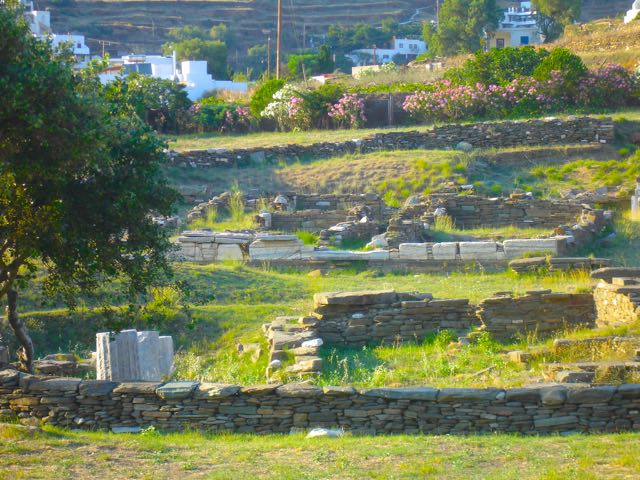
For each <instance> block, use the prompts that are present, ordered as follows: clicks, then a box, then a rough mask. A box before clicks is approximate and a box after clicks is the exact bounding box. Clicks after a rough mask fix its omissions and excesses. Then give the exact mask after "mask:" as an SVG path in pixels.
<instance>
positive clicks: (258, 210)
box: [0, 117, 640, 435]
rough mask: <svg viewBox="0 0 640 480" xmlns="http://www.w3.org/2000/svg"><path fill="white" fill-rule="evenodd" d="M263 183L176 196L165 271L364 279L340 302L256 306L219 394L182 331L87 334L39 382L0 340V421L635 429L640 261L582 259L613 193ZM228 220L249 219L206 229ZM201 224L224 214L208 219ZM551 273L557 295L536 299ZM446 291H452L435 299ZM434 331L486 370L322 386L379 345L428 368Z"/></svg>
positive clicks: (344, 146)
mask: <svg viewBox="0 0 640 480" xmlns="http://www.w3.org/2000/svg"><path fill="white" fill-rule="evenodd" d="M614 129H615V127H614V122H613V121H612V120H611V119H610V118H602V119H596V118H593V117H584V118H569V119H566V120H561V119H546V120H535V121H525V122H498V123H479V124H468V125H445V126H442V127H437V128H434V129H433V130H431V131H428V132H426V133H419V132H406V133H384V134H376V135H374V136H372V137H367V138H363V139H360V140H354V141H352V142H343V143H321V144H313V145H289V146H278V147H269V148H251V149H238V150H224V149H209V150H200V151H186V152H185V151H183V152H171V153H170V159H171V162H172V163H173V164H174V165H175V167H174V168H178V169H183V170H185V171H187V170H191V171H205V172H208V171H211V172H214V171H225V170H229V169H240V170H241V169H251V168H256V169H258V170H256V172H258V171H260V170H259V169H264V168H266V167H265V166H268V165H273V164H274V163H276V162H278V161H284V162H291V161H294V160H295V159H305V161H310V160H318V159H323V158H331V157H341V156H344V155H361V156H363V155H364V156H366V155H367V154H371V153H372V152H373V153H375V152H384V151H398V150H400V151H402V150H407V151H414V150H442V149H445V150H446V149H448V150H450V151H452V152H456V151H457V152H460V154H461V155H462V154H465V153H464V151H465V150H468V148H470V147H471V148H474V149H494V150H495V149H507V148H510V147H512V146H515V145H517V146H527V147H530V148H533V147H534V146H536V145H545V146H562V145H573V144H579V145H580V148H587V147H588V148H595V149H603V148H607V147H608V144H609V143H611V142H613V141H614V140H615V133H614ZM515 157H518V154H517V153H516V154H515ZM520 160H521V161H524V154H523V156H522V157H520ZM514 161H515V162H517V161H519V160H514ZM256 174H257V173H256ZM266 187H267V188H263V189H255V188H254V189H247V190H245V191H240V190H238V189H237V188H236V189H235V190H232V191H224V192H220V191H219V192H211V194H210V195H211V196H210V198H209V199H208V200H204V199H202V198H200V199H199V198H198V196H201V195H202V194H203V192H206V191H207V189H206V188H205V189H200V190H198V189H194V188H190V189H189V188H187V187H184V190H185V191H188V192H189V193H185V198H186V199H187V202H191V206H190V207H189V209H188V211H186V212H185V213H184V215H183V217H182V218H180V217H174V218H158V219H156V221H157V222H158V223H159V224H161V225H163V228H165V229H167V230H168V231H175V232H176V233H175V240H174V241H175V247H176V248H175V249H174V251H173V252H172V253H171V256H172V261H174V262H175V264H176V265H178V266H181V265H182V266H192V267H189V268H195V269H200V270H199V271H200V272H202V274H204V272H213V275H214V277H215V275H216V271H219V272H220V274H221V275H226V276H228V277H229V278H231V277H232V276H233V275H234V271H236V272H238V273H235V275H239V274H241V273H242V272H244V271H245V269H248V270H247V271H248V272H256V274H257V272H263V273H262V275H269V274H270V272H274V274H276V275H285V274H286V275H289V276H291V275H295V276H297V277H296V278H298V277H299V278H309V279H317V281H318V282H320V283H322V281H323V280H324V279H330V278H332V276H333V275H338V276H340V277H339V278H345V277H344V276H346V275H349V273H348V272H353V273H351V274H352V275H356V276H357V277H354V278H359V279H361V280H357V279H356V281H355V282H343V283H345V284H348V285H349V287H348V288H341V289H339V290H335V291H318V290H317V289H315V290H314V289H311V290H310V291H309V289H308V288H307V287H303V288H302V290H303V291H302V292H301V293H300V294H299V295H298V294H296V298H300V301H299V302H297V303H296V306H295V307H294V308H293V310H295V311H296V314H294V315H285V316H283V315H278V314H277V312H276V311H273V314H271V313H268V314H267V315H266V316H262V315H261V314H258V313H257V311H256V313H255V314H252V315H257V317H256V318H255V319H254V320H252V321H251V322H250V324H252V325H254V326H253V327H251V329H250V330H248V331H247V333H246V334H244V335H241V338H239V339H238V340H237V347H236V348H235V352H233V353H232V354H231V356H232V357H233V362H238V363H246V364H247V365H249V366H251V367H250V368H252V369H253V371H258V372H259V373H258V374H257V375H259V376H258V377H255V378H253V377H252V378H251V380H253V381H252V382H251V383H250V384H246V383H245V384H242V383H237V384H234V383H230V382H228V381H226V380H228V379H229V376H228V375H226V374H222V375H220V374H218V375H217V376H216V375H215V374H214V375H211V376H209V377H208V376H207V374H206V373H204V374H202V376H200V374H196V375H195V378H194V374H193V372H191V373H190V374H189V375H190V379H186V378H181V375H182V374H184V372H185V370H184V368H183V367H181V365H182V364H183V363H182V362H183V360H182V357H183V356H184V355H185V354H186V353H185V351H184V348H185V343H184V342H185V335H184V333H180V332H177V331H176V332H172V331H171V327H170V326H167V327H163V333H165V331H166V333H167V335H162V336H160V335H159V333H158V332H157V331H138V332H136V331H135V330H126V329H125V330H123V331H121V332H119V333H118V330H112V331H110V330H108V329H107V330H104V331H100V332H94V333H93V334H89V338H91V335H93V336H94V338H95V341H96V345H95V347H94V353H93V356H92V357H91V358H84V359H81V358H78V356H77V355H73V354H61V353H58V354H55V352H48V353H49V354H48V355H46V356H42V358H40V359H39V360H37V361H36V362H35V374H27V373H23V372H20V371H18V370H15V369H13V368H11V367H12V365H15V364H14V363H13V361H12V357H11V356H10V355H9V353H11V352H12V348H15V347H14V346H13V345H12V346H8V345H5V346H3V347H0V364H3V366H4V367H5V370H2V371H1V372H0V414H1V415H9V416H17V417H18V418H22V419H24V418H37V419H41V420H43V421H46V422H47V423H48V424H51V425H57V426H61V427H66V428H72V429H88V430H94V429H107V430H112V431H114V432H136V431H140V430H141V429H145V428H147V427H150V426H153V427H155V428H158V429H160V430H166V431H176V430H184V429H201V430H205V431H215V432H223V431H225V432H255V433H288V432H290V431H294V430H295V431H299V430H304V431H306V430H311V429H314V428H324V429H327V431H337V430H339V431H349V432H352V433H361V434H372V435H374V434H395V433H404V434H418V433H428V434H449V433H487V432H517V433H522V434H549V433H556V432H620V431H634V430H639V429H640V385H639V384H638V383H636V382H640V335H638V334H637V333H636V332H637V330H635V325H637V323H638V320H639V315H640V269H638V268H634V266H633V265H628V264H626V262H622V263H621V262H620V261H619V260H618V259H616V258H611V257H608V256H607V255H594V254H593V253H592V252H601V251H605V252H606V251H611V249H609V250H606V248H605V249H604V250H603V249H602V248H600V247H599V246H600V245H604V246H605V247H606V246H607V245H609V244H611V243H615V242H616V235H619V234H620V233H619V232H617V231H616V229H617V228H618V226H619V225H620V223H619V222H620V216H622V215H625V213H624V211H625V210H624V208H628V205H629V204H630V203H633V202H635V201H636V200H635V197H634V199H631V198H630V197H625V196H620V195H617V196H616V195H608V193H611V192H613V193H615V190H609V192H608V191H607V188H597V189H594V190H585V191H582V192H573V193H572V195H565V196H564V197H563V198H557V197H553V196H547V197H543V198H541V197H540V195H534V194H533V193H532V192H530V191H526V190H522V189H513V190H512V191H510V192H505V193H501V194H499V195H490V194H487V192H486V191H483V190H482V189H481V188H478V185H477V184H465V183H460V182H458V183H455V182H448V183H446V182H445V183H444V184H443V185H441V188H438V189H437V190H436V191H432V192H429V193H424V194H422V195H410V196H408V197H407V198H406V200H405V201H404V202H402V204H400V205H397V204H392V203H389V202H387V201H385V199H384V198H383V197H382V195H381V194H380V193H376V192H373V191H371V190H370V189H366V190H365V191H360V192H357V191H356V192H351V193H340V192H327V191H322V190H321V189H318V190H317V191H310V190H309V188H305V189H303V190H302V191H295V190H292V189H283V188H271V187H270V186H269V185H268V184H267V185H266ZM194 192H195V193H194ZM194 204H195V206H194ZM229 212H231V213H229ZM228 215H231V216H233V215H235V216H237V217H241V218H242V219H244V221H245V223H246V224H248V225H249V226H248V227H241V228H233V226H231V227H229V228H226V229H218V228H216V227H215V221H223V220H220V218H221V217H224V216H228ZM212 219H218V220H214V221H213V224H212V225H208V224H207V222H209V223H212V222H211V220H212ZM309 239H311V241H309ZM181 268H184V267H181ZM216 269H218V270H216ZM220 269H221V270H220ZM277 272H284V273H277ZM287 272H289V273H287ZM464 272H467V273H464ZM367 274H369V275H368V276H367ZM424 275H428V276H429V277H428V279H431V280H427V283H426V284H425V283H424V282H422V281H416V282H412V281H411V279H419V278H420V277H421V276H424ZM465 275H466V276H467V277H465ZM494 275H502V276H504V275H507V277H504V278H506V279H507V282H506V284H505V282H504V281H503V282H500V285H501V286H502V285H508V284H509V283H510V282H512V283H513V284H514V287H515V288H512V289H509V288H502V289H501V290H500V291H498V290H495V291H491V290H490V287H487V288H482V289H481V290H482V292H483V293H482V294H481V295H479V294H476V293H474V292H470V293H471V297H470V296H468V295H465V294H463V293H460V292H461V289H458V288H454V287H455V282H458V281H461V280H462V279H464V278H478V279H479V282H483V280H482V279H483V278H485V279H487V280H486V281H488V282H489V283H490V281H489V280H488V279H489V278H491V276H494ZM248 278H249V282H251V279H250V278H251V277H248ZM287 278H288V277H287ZM545 278H548V279H549V282H548V285H550V288H541V286H540V285H544V284H545ZM376 279H379V281H378V282H375V281H374V280H376ZM394 279H402V281H401V282H396V283H399V284H402V287H400V288H396V287H394ZM434 279H440V281H441V285H440V286H439V287H438V292H440V293H438V294H434V293H433V292H432V291H430V290H429V283H428V282H429V281H433V280H434ZM509 279H511V280H509ZM522 279H530V280H531V281H528V280H527V281H524V283H523V280H522ZM552 279H555V280H552ZM558 279H561V280H558ZM572 279H580V286H576V285H571V283H572V281H573V280H572ZM259 282H264V280H259ZM527 282H529V283H527ZM563 282H564V283H563ZM338 283H339V282H338ZM338 283H337V284H338ZM359 283H361V284H363V285H362V288H357V287H358V284H359ZM412 284H415V287H413V286H412ZM522 285H524V286H525V288H524V290H523V288H522ZM529 285H533V286H534V287H536V286H537V288H528V286H529ZM354 287H356V288H354ZM374 287H377V288H374ZM257 288H262V287H260V286H258V287H257ZM282 288H284V287H282ZM447 289H449V291H451V292H452V293H451V294H444V295H443V294H442V292H446V291H447ZM462 290H464V288H462ZM307 291H308V293H305V292H307ZM312 292H315V293H312ZM484 292H486V293H484ZM212 293H213V294H214V295H215V291H213V292H212ZM283 295H285V296H287V295H291V294H289V293H287V294H285V293H284V292H283ZM273 301H276V300H275V299H274V300H273ZM285 302H286V300H285ZM288 310H291V309H288ZM576 332H579V334H578V335H576ZM172 336H173V338H172ZM86 337H87V335H86V334H85V336H84V338H83V339H84V340H85V341H86ZM245 337H246V338H249V339H250V341H245V340H244V338H245ZM443 338H444V339H447V340H445V341H444V344H443V346H442V347H441V349H444V351H446V352H448V353H446V355H447V356H448V357H456V356H459V355H464V352H465V350H468V351H470V352H471V351H478V350H479V349H482V348H486V347H483V346H482V345H486V344H487V342H490V344H491V345H492V346H491V355H492V357H491V358H492V360H490V361H489V363H491V365H489V366H486V367H483V368H480V369H478V370H477V371H464V373H463V374H461V375H457V376H451V375H448V376H445V377H443V379H442V380H438V379H437V378H436V379H435V382H434V383H435V384H432V383H431V382H430V381H426V380H423V379H421V376H420V375H418V376H417V377H416V378H411V376H409V377H407V379H406V383H405V384H403V382H402V380H397V379H396V377H394V376H393V374H391V376H390V378H392V380H391V381H390V382H389V383H388V384H387V383H386V382H385V381H384V380H382V381H379V382H378V383H377V384H376V382H377V381H373V382H369V384H367V382H366V381H364V382H363V381H362V379H360V380H358V379H357V378H355V377H353V376H350V374H347V373H345V375H344V380H343V381H341V382H338V383H337V384H334V385H331V384H330V381H329V380H331V379H333V380H336V379H338V377H337V376H336V375H334V374H333V373H334V372H332V370H335V369H338V368H342V367H339V365H343V364H342V362H352V361H356V362H357V361H358V358H359V357H358V355H364V353H362V352H365V353H366V352H369V351H371V352H376V349H383V351H386V350H384V349H385V348H386V349H393V350H394V351H395V350H397V352H400V353H398V354H399V355H400V354H401V355H409V356H411V355H415V354H416V350H415V349H416V348H418V349H419V348H427V349H428V350H425V352H427V351H429V352H431V353H422V354H421V355H427V357H425V363H426V364H428V363H429V362H440V361H442V359H438V358H437V357H438V356H439V355H441V354H437V353H436V350H435V349H434V347H433V345H435V344H437V343H438V342H442V340H441V339H443ZM434 339H435V340H434ZM200 340H204V341H206V340H207V339H206V338H201V339H200ZM434 342H436V343H435V344H434ZM174 343H176V353H175V358H174ZM422 345H425V346H429V345H430V347H421V346H422ZM369 349H372V350H369ZM403 349H409V350H408V352H414V353H406V354H404V353H401V352H402V351H403ZM474 349H475V350H474ZM358 352H360V353H358ZM428 355H432V358H431V359H429V358H428ZM341 356H343V358H342V357H341ZM212 361H213V363H214V364H215V362H216V361H217V360H215V357H214V359H213V360H212ZM496 362H498V363H500V365H501V366H497V364H496ZM391 364H393V362H391ZM345 365H346V363H345ZM505 365H508V368H507V367H505ZM227 368H228V367H227ZM378 368H382V367H378ZM384 368H386V369H391V370H392V369H393V366H385V367H384ZM504 368H507V369H508V370H509V371H510V372H518V374H517V375H518V378H517V379H516V380H515V381H513V382H512V383H511V384H510V383H509V382H508V381H507V382H503V381H501V380H500V375H501V373H500V369H504ZM374 373H375V372H374ZM217 377H223V378H224V379H225V381H221V380H220V379H219V378H217ZM200 378H202V380H200ZM354 380H355V381H354ZM431 380H432V381H433V380H434V379H433V378H432V379H431ZM351 381H354V383H355V384H353V385H352V384H350V382H351ZM362 383H364V385H362Z"/></svg>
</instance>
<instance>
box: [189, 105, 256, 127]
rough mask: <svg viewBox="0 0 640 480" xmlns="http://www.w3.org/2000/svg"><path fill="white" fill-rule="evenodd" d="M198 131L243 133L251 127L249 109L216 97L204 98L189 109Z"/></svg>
mask: <svg viewBox="0 0 640 480" xmlns="http://www.w3.org/2000/svg"><path fill="white" fill-rule="evenodd" d="M189 112H190V113H191V122H192V124H193V127H194V128H195V129H196V130H198V131H220V132H244V131H247V130H248V129H249V127H250V125H251V116H250V114H249V109H248V108H247V107H245V106H242V105H238V104H236V103H228V102H225V101H224V100H221V99H218V98H216V97H209V98H205V99H203V100H201V101H199V102H197V103H195V104H194V105H192V106H191V108H190V109H189Z"/></svg>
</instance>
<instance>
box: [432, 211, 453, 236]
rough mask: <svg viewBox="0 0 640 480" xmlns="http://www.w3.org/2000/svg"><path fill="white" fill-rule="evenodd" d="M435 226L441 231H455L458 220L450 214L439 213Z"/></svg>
mask: <svg viewBox="0 0 640 480" xmlns="http://www.w3.org/2000/svg"><path fill="white" fill-rule="evenodd" d="M433 228H434V229H435V230H438V231H439V232H444V233H453V232H454V231H455V230H456V222H455V220H454V219H453V218H452V217H451V216H449V215H438V216H437V217H436V218H435V221H434V225H433Z"/></svg>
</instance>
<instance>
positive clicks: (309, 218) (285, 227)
mask: <svg viewBox="0 0 640 480" xmlns="http://www.w3.org/2000/svg"><path fill="white" fill-rule="evenodd" d="M348 215H349V212H347V211H346V210H319V209H314V210H299V211H295V212H273V213H271V228H270V229H271V230H276V231H279V232H297V231H299V230H305V231H311V232H319V231H320V230H324V229H327V228H330V227H332V226H334V225H336V224H337V223H341V222H344V221H345V220H346V219H347V217H348Z"/></svg>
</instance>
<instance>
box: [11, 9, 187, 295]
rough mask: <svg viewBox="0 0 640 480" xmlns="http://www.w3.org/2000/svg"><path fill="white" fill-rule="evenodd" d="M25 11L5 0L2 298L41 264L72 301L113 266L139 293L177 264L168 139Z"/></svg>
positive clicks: (131, 291)
mask: <svg viewBox="0 0 640 480" xmlns="http://www.w3.org/2000/svg"><path fill="white" fill-rule="evenodd" d="M21 18H22V15H21V14H20V13H19V12H17V11H14V10H11V9H8V8H7V7H5V6H0V31H2V32H3V35H2V36H1V37H0V98H2V102H3V103H2V108H1V109H0V238H1V239H2V240H1V241H0V250H1V251H2V254H3V255H2V257H1V259H0V298H3V297H4V296H5V295H6V294H7V292H8V291H10V290H15V289H16V288H18V289H20V288H23V287H24V286H25V285H26V280H27V279H28V278H29V277H30V275H29V272H33V271H34V270H35V267H36V265H39V266H41V267H42V268H43V269H44V272H45V277H46V278H45V280H44V283H43V288H44V289H45V290H46V291H47V292H55V291H57V292H61V293H62V295H63V297H64V298H65V300H66V302H67V303H69V304H71V305H73V304H74V303H75V301H76V298H77V296H78V294H79V293H80V292H82V291H91V290H93V289H95V288H96V287H97V286H99V285H100V284H102V283H103V282H109V281H111V280H112V279H114V278H121V279H122V280H123V281H122V283H121V284H120V285H121V286H122V289H123V290H124V292H125V293H126V294H127V297H128V298H129V300H130V301H131V302H133V301H135V300H136V298H137V295H138V294H140V293H142V292H144V291H145V290H146V288H147V286H148V285H149V283H152V282H155V281H157V280H159V279H160V277H161V276H162V275H163V274H164V273H167V272H168V271H169V266H168V263H167V260H166V253H167V251H168V249H169V248H170V243H169V241H168V238H167V236H166V235H165V234H164V233H163V231H162V230H161V229H160V227H158V226H157V225H155V224H154V223H153V222H152V221H151V219H150V217H149V214H150V212H153V211H155V212H157V213H159V214H165V215H167V214H170V213H171V212H172V207H173V203H174V202H175V200H176V199H177V193H176V192H175V191H174V190H173V189H171V188H170V187H169V185H168V183H167V180H166V178H165V177H164V174H163V172H162V166H163V164H164V162H165V161H166V156H165V155H164V153H163V147H164V144H163V143H162V142H161V141H160V140H159V139H158V137H157V136H156V135H155V134H154V132H153V131H152V130H151V128H150V127H149V126H147V125H146V124H145V123H144V122H143V121H142V120H141V119H140V118H139V117H138V116H137V115H136V114H135V113H134V112H133V111H132V109H131V108H130V106H128V105H118V104H114V103H112V101H111V100H109V99H107V98H106V97H105V96H104V94H103V90H102V88H101V86H100V83H99V81H98V80H97V78H96V77H95V76H92V75H91V73H92V72H91V71H89V72H88V73H85V74H84V75H83V76H80V75H77V74H76V73H74V70H73V68H72V65H73V60H72V58H71V57H70V56H69V55H68V54H67V53H63V54H60V55H59V54H55V53H54V52H53V51H52V50H51V47H50V46H49V45H48V44H47V43H45V42H41V41H38V40H37V39H35V38H34V37H33V36H32V35H31V34H30V33H29V30H28V27H27V26H26V24H25V23H24V21H23V20H21Z"/></svg>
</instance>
